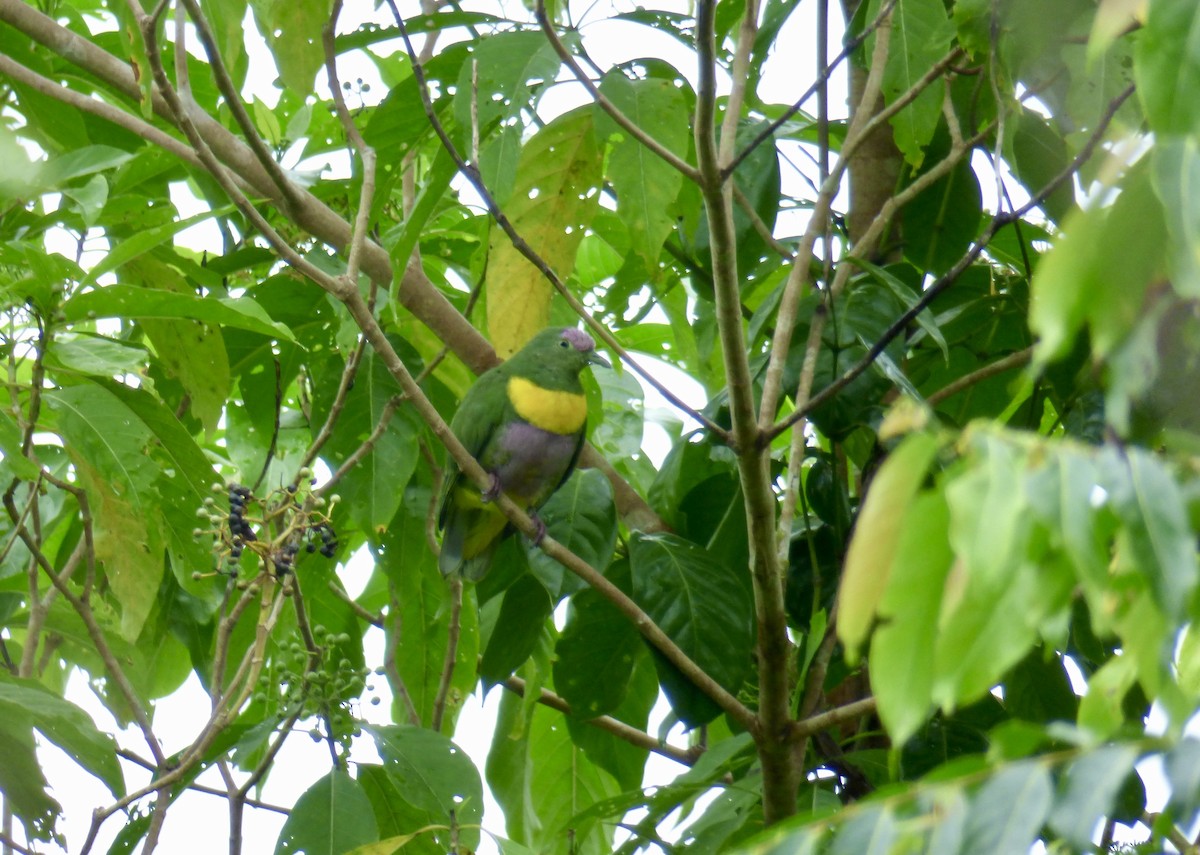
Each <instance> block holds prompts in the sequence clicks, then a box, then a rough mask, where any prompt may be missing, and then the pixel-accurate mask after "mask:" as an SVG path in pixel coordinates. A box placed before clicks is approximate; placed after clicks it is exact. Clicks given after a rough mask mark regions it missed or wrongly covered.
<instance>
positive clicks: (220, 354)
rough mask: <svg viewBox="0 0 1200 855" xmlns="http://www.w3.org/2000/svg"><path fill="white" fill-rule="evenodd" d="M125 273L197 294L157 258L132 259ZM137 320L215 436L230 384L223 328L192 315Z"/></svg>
mask: <svg viewBox="0 0 1200 855" xmlns="http://www.w3.org/2000/svg"><path fill="white" fill-rule="evenodd" d="M122 272H123V273H124V275H125V276H126V277H127V279H130V280H132V281H136V282H137V283H138V284H141V285H143V286H144V287H146V288H150V289H153V290H156V291H169V292H173V293H177V294H188V295H193V296H194V291H195V289H194V286H193V285H192V284H191V283H190V282H189V281H188V280H187V278H186V277H185V276H184V275H183V274H182V273H180V271H179V270H178V269H177V268H176V267H175V266H173V265H171V264H168V263H166V262H164V261H162V260H160V259H158V258H156V257H152V256H142V257H141V258H137V259H134V260H133V261H130V262H129V263H127V264H126V265H125V266H124V269H123V271H122ZM139 323H141V325H142V327H143V329H145V330H146V336H147V338H149V339H150V341H151V343H152V344H153V345H154V351H155V355H156V356H157V358H158V361H159V362H160V363H161V364H162V366H163V367H164V368H165V369H166V371H167V373H168V374H170V375H171V376H172V377H174V378H175V379H176V380H178V381H179V383H180V385H182V386H183V388H184V391H185V392H186V394H187V396H188V400H189V404H190V409H191V411H192V413H193V414H194V415H195V416H196V418H198V419H199V420H200V422H201V423H202V424H203V425H204V430H205V433H206V435H207V436H209V437H211V436H212V435H213V433H214V432H215V431H216V429H217V426H218V423H219V422H220V420H221V415H222V412H223V410H224V407H225V402H226V400H227V399H228V398H229V391H230V385H231V380H230V375H229V355H228V353H227V351H226V349H225V340H224V338H223V337H222V335H221V329H220V327H218V326H215V325H212V324H198V323H196V322H195V321H194V320H191V319H188V320H168V319H158V318H140V319H139Z"/></svg>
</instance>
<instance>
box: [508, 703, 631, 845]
mask: <svg viewBox="0 0 1200 855" xmlns="http://www.w3.org/2000/svg"><path fill="white" fill-rule="evenodd" d="M523 710H524V707H523V705H522V703H521V699H520V698H517V697H516V696H514V695H511V694H505V695H504V697H503V698H502V699H501V701H500V713H499V715H498V717H497V722H496V730H495V732H494V734H493V737H492V748H491V751H489V753H488V761H487V777H488V787H489V789H490V790H491V791H492V793H493V794H494V795H495V797H496V801H497V802H499V803H500V805H501V807H503V808H504V818H505V826H506V827H507V830H508V836H509V837H511V838H512V839H513V840H515V841H517V842H518V843H521V844H523V845H525V846H529V847H530V848H532V849H533V850H534V851H537V852H561V851H566V849H567V848H569V844H568V840H571V841H573V845H574V847H575V848H574V851H575V852H576V853H579V855H612V852H613V846H612V832H611V830H610V829H609V827H607V826H606V825H605V824H604V823H601V822H598V821H596V819H595V818H588V817H583V816H580V815H581V814H582V812H583V811H586V810H587V809H588V808H590V807H591V806H592V805H595V804H597V803H598V802H601V801H603V800H604V799H609V798H612V797H614V796H616V795H617V793H619V792H620V788H619V787H618V785H617V782H616V781H615V780H614V779H613V778H612V776H611V775H609V774H608V773H607V772H605V771H604V770H603V769H600V768H598V767H597V766H596V765H595V764H594V763H592V762H591V761H590V760H589V759H588V758H587V756H586V754H585V753H584V752H583V751H582V750H581V749H579V748H578V747H576V746H575V744H574V743H573V742H572V741H571V737H570V733H569V732H568V730H567V728H566V727H564V726H563V723H562V719H561V717H560V714H559V713H557V712H555V711H554V710H550V709H546V708H545V707H542V706H540V705H536V704H535V705H533V706H532V707H529V716H530V718H529V719H528V720H526V719H525V718H524V716H523V715H522V712H523Z"/></svg>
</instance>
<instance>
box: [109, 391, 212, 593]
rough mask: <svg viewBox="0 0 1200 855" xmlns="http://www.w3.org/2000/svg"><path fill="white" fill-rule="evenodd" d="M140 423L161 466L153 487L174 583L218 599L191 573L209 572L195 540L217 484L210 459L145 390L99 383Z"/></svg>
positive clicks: (207, 555) (203, 547)
mask: <svg viewBox="0 0 1200 855" xmlns="http://www.w3.org/2000/svg"><path fill="white" fill-rule="evenodd" d="M98 384H99V385H100V386H101V387H102V388H104V389H106V390H107V391H108V392H110V393H112V395H114V396H115V397H116V398H117V400H119V401H120V402H121V403H122V404H123V405H124V406H126V407H128V408H129V410H130V411H131V412H132V413H133V414H134V415H135V416H136V417H137V419H138V420H139V421H140V423H141V425H143V426H144V427H145V429H146V430H147V431H149V435H150V448H151V449H152V451H151V456H152V458H153V460H154V461H155V462H156V463H157V464H158V467H159V468H158V477H157V479H156V481H155V484H156V487H157V490H158V495H159V497H160V499H161V500H162V507H161V512H160V516H161V518H162V520H163V522H164V523H165V526H164V534H165V535H166V537H167V552H168V554H169V555H170V556H171V568H172V570H173V571H174V573H175V579H176V581H178V582H179V584H180V586H181V587H183V589H184V590H186V591H188V592H189V593H191V594H195V595H198V596H200V597H201V598H202V599H208V598H209V597H210V596H212V595H213V594H214V591H213V588H212V586H211V585H209V584H208V583H197V582H196V581H195V580H194V579H193V578H192V572H193V571H195V570H198V569H203V568H206V567H208V566H209V564H210V562H211V560H212V554H211V551H210V547H209V545H208V544H206V543H204V542H202V541H199V540H197V539H196V538H194V537H192V531H193V529H194V528H195V527H196V522H197V519H196V509H197V508H199V507H201V506H202V505H203V504H204V500H205V498H207V497H208V496H210V495H211V493H210V485H212V484H213V483H214V481H215V480H219V478H218V476H217V473H216V472H215V470H214V469H213V466H212V463H211V462H210V460H209V458H208V456H207V455H206V454H205V453H204V451H203V450H201V448H200V446H198V445H197V444H196V441H195V439H193V438H192V436H191V434H189V433H188V432H187V430H186V429H185V428H184V427H183V425H181V424H180V423H179V420H178V419H177V418H175V414H174V413H172V412H171V411H170V410H168V409H167V408H166V407H165V406H164V405H163V404H162V402H161V401H159V400H157V399H156V398H154V397H153V396H152V395H151V394H150V393H149V392H147V391H146V390H145V389H134V388H131V387H129V386H125V385H124V384H121V383H117V382H115V381H112V380H108V381H98Z"/></svg>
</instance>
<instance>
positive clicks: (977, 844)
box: [965, 761, 1054, 855]
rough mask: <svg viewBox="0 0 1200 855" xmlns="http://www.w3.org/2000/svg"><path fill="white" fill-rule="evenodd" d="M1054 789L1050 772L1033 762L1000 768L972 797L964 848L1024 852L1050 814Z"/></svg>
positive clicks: (974, 850) (998, 853) (976, 850)
mask: <svg viewBox="0 0 1200 855" xmlns="http://www.w3.org/2000/svg"><path fill="white" fill-rule="evenodd" d="M1053 792H1054V791H1053V789H1052V787H1051V784H1050V775H1049V773H1048V772H1047V771H1046V768H1045V767H1044V766H1043V765H1042V764H1040V763H1038V762H1036V761H1029V762H1022V763H1014V764H1012V765H1011V766H1008V767H1007V768H1004V769H1001V770H1000V771H999V772H998V773H997V774H996V775H995V776H994V777H993V778H991V779H990V780H988V782H987V783H985V784H984V785H983V786H982V787H981V788H980V789H979V792H977V793H976V794H975V796H974V797H973V798H972V799H971V808H970V811H969V812H968V814H967V824H966V830H965V843H966V851H969V852H995V853H997V855H1000V853H1007V852H1011V853H1014V855H1015V853H1017V852H1027V851H1028V850H1029V847H1030V846H1031V845H1032V844H1033V841H1034V840H1035V839H1036V837H1037V834H1038V831H1039V830H1040V829H1041V827H1042V823H1043V822H1045V820H1046V817H1047V816H1049V814H1050V809H1051V807H1052V803H1053Z"/></svg>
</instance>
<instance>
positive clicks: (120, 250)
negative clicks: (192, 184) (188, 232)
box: [81, 204, 236, 288]
mask: <svg viewBox="0 0 1200 855" xmlns="http://www.w3.org/2000/svg"><path fill="white" fill-rule="evenodd" d="M234 210H236V206H234V205H232V204H229V205H225V206H224V207H220V208H214V209H210V210H205V211H201V212H200V213H199V214H194V215H192V216H190V217H187V218H185V219H182V220H170V221H168V222H167V223H165V224H163V225H161V226H156V227H155V228H150V229H145V230H143V231H139V232H137V233H136V234H132V235H130V236H128V237H126V238H123V239H122V240H121V241H120V242H119V243H117V244H116V246H114V247H113V248H112V249H111V250H110V251H109V253H108V255H106V256H104V258H103V259H101V260H100V262H99V263H98V264H96V265H94V266H92V267H90V268H88V271H87V275H86V276H85V277H84V278H83V281H82V283H81V284H84V285H94V284H95V283H96V282H98V281H99V280H100V277H101V276H102V275H104V274H105V273H109V272H111V271H113V270H116V269H117V268H119V267H121V266H122V265H125V264H128V263H129V262H131V261H134V260H135V259H139V258H141V257H142V256H144V255H146V253H148V252H150V250H152V249H154V248H155V247H158V246H161V245H162V244H165V243H167V242H168V241H170V240H171V239H172V238H173V237H175V235H177V234H179V233H180V232H181V231H183V230H184V229H189V228H191V227H192V226H194V225H197V224H199V223H203V222H205V221H206V220H211V219H214V218H218V217H223V216H225V215H226V214H228V213H230V212H231V211H234ZM107 287H108V288H112V287H117V286H111V285H110V286H107Z"/></svg>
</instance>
